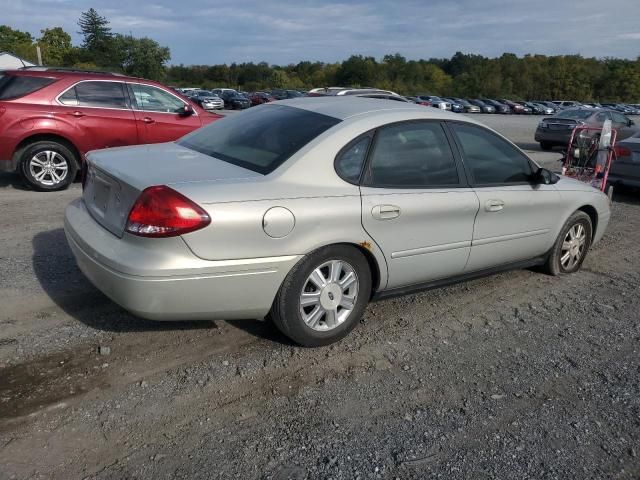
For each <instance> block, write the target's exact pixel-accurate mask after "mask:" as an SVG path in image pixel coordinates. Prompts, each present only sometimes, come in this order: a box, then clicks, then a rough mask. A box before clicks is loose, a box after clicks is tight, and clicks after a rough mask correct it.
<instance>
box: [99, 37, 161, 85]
mask: <svg viewBox="0 0 640 480" xmlns="http://www.w3.org/2000/svg"><path fill="white" fill-rule="evenodd" d="M112 44H113V48H114V51H115V52H117V61H118V67H120V69H121V70H122V71H123V72H124V73H126V74H127V75H132V76H135V77H143V78H149V79H151V80H161V79H162V78H164V75H165V64H166V63H167V62H168V61H169V60H170V58H171V53H170V52H169V49H168V48H167V47H162V46H160V44H159V43H158V42H156V41H155V40H152V39H150V38H146V37H144V38H135V37H133V36H131V35H120V34H116V35H115V36H114V37H113V39H112Z"/></svg>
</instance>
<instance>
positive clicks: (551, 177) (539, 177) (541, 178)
mask: <svg viewBox="0 0 640 480" xmlns="http://www.w3.org/2000/svg"><path fill="white" fill-rule="evenodd" d="M559 180H560V177H559V176H558V175H556V174H555V173H553V172H552V171H551V170H547V169H546V168H539V169H538V170H537V171H536V172H535V173H534V174H533V181H534V182H535V183H536V184H538V185H553V184H555V183H558V181H559Z"/></svg>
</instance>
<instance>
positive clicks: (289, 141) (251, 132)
mask: <svg viewBox="0 0 640 480" xmlns="http://www.w3.org/2000/svg"><path fill="white" fill-rule="evenodd" d="M338 123H340V120H338V119H337V118H334V117H329V116H327V115H321V114H319V113H314V112H309V111H307V110H302V109H299V108H293V107H287V106H284V105H269V106H262V107H256V108H254V109H251V110H248V111H246V112H244V113H241V114H237V115H231V116H228V117H225V118H224V119H222V120H218V121H216V122H213V123H212V124H210V125H208V126H207V127H204V128H201V129H200V130H197V131H195V132H193V133H191V134H189V135H187V136H186V137H183V138H182V139H181V140H179V141H178V144H179V145H182V146H183V147H187V148H190V149H192V150H196V151H198V152H200V153H204V154H205V155H209V156H212V157H216V158H219V159H221V160H224V161H226V162H229V163H232V164H234V165H238V166H240V167H244V168H247V169H249V170H252V171H254V172H258V173H261V174H263V175H266V174H268V173H271V172H272V171H274V170H275V169H276V168H278V167H279V166H280V165H281V164H282V163H283V162H285V161H286V160H287V159H288V158H290V157H291V156H292V155H293V154H294V153H296V152H297V151H298V150H300V149H301V148H302V147H304V146H305V145H306V144H308V143H309V142H311V141H312V140H313V139H314V138H316V137H317V136H319V135H320V134H322V133H323V132H325V131H326V130H328V129H330V128H331V127H333V126H334V125H337V124H338Z"/></svg>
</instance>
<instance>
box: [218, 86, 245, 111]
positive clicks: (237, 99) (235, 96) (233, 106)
mask: <svg viewBox="0 0 640 480" xmlns="http://www.w3.org/2000/svg"><path fill="white" fill-rule="evenodd" d="M220 98H222V100H224V108H227V109H229V110H243V109H245V108H249V107H250V106H251V101H249V99H248V98H246V97H245V96H243V95H240V94H239V93H238V92H236V91H235V90H233V91H228V90H224V91H223V92H222V93H221V94H220Z"/></svg>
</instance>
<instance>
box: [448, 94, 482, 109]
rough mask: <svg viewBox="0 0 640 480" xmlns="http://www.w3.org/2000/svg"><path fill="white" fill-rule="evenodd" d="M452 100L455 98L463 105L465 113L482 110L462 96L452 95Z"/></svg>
mask: <svg viewBox="0 0 640 480" xmlns="http://www.w3.org/2000/svg"><path fill="white" fill-rule="evenodd" d="M452 100H455V101H456V102H457V103H459V104H460V105H462V106H463V107H464V111H465V113H481V112H482V110H480V107H479V106H477V105H474V104H473V103H470V102H469V101H468V100H465V99H464V98H455V97H454V98H452Z"/></svg>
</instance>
